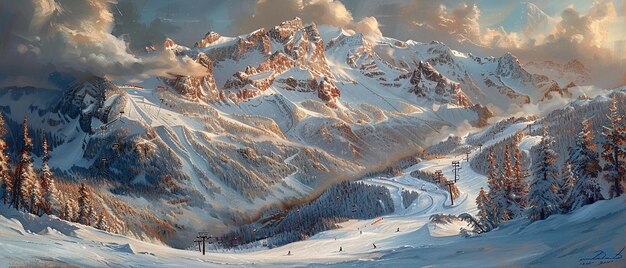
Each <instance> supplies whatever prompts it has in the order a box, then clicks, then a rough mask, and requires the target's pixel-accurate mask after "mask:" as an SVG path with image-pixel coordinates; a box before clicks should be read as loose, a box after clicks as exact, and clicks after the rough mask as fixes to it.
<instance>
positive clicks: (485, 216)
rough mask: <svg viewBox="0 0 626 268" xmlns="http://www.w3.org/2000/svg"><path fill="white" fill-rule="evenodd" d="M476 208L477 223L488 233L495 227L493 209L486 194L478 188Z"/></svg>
mask: <svg viewBox="0 0 626 268" xmlns="http://www.w3.org/2000/svg"><path fill="white" fill-rule="evenodd" d="M476 207H477V208H478V219H479V220H478V223H479V224H480V225H481V227H482V228H483V229H484V230H483V231H485V232H488V231H490V230H492V229H493V228H494V227H495V226H494V225H495V224H494V216H495V215H493V211H494V209H493V208H492V203H491V198H490V197H489V194H488V193H486V192H485V190H484V189H483V188H482V187H480V192H479V193H478V197H476Z"/></svg>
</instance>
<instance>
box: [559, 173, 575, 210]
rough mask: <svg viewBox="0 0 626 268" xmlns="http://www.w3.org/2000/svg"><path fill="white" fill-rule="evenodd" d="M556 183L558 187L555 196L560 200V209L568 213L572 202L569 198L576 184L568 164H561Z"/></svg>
mask: <svg viewBox="0 0 626 268" xmlns="http://www.w3.org/2000/svg"><path fill="white" fill-rule="evenodd" d="M558 182H559V187H558V192H557V194H558V196H559V198H560V199H561V209H562V210H563V211H569V209H570V207H571V205H572V204H571V202H572V200H570V196H571V193H572V190H573V189H574V185H575V184H576V177H574V173H573V172H572V165H571V164H570V163H567V162H565V164H563V168H562V169H561V173H560V176H559V181H558Z"/></svg>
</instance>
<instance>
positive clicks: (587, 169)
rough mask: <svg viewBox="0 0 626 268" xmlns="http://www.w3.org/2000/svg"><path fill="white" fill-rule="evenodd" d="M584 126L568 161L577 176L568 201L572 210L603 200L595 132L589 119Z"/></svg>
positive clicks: (584, 122)
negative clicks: (599, 181) (599, 183)
mask: <svg viewBox="0 0 626 268" xmlns="http://www.w3.org/2000/svg"><path fill="white" fill-rule="evenodd" d="M582 125H583V128H582V130H581V131H580V133H578V136H577V137H576V144H575V145H574V147H573V148H572V149H571V151H570V155H569V159H568V162H569V163H570V164H571V165H572V173H574V177H575V178H576V183H575V184H574V189H572V191H571V192H570V195H569V198H568V203H569V208H570V210H574V209H577V208H580V207H582V206H584V205H588V204H592V203H595V202H596V201H598V200H603V199H604V197H603V196H602V192H601V189H600V186H599V185H598V182H597V181H596V178H597V177H598V173H599V172H600V164H599V163H598V161H599V160H598V153H597V152H596V151H595V149H596V145H595V144H594V143H593V132H591V130H590V126H591V124H590V122H589V120H584V121H583V123H582Z"/></svg>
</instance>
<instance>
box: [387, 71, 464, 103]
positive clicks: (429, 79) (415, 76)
mask: <svg viewBox="0 0 626 268" xmlns="http://www.w3.org/2000/svg"><path fill="white" fill-rule="evenodd" d="M407 78H408V79H409V83H410V85H411V86H412V87H411V88H409V92H411V93H413V94H415V95H416V96H418V97H420V98H425V99H428V100H432V101H437V102H441V103H452V104H457V105H461V106H471V105H473V104H472V102H471V101H470V100H469V98H468V97H467V96H465V94H464V93H463V92H462V91H461V84H459V83H457V82H454V81H452V80H450V79H448V78H447V77H445V76H443V75H442V74H441V73H439V72H438V71H437V70H435V68H433V67H432V65H430V63H428V62H423V61H420V62H418V64H417V69H415V70H414V71H413V72H412V73H410V75H409V74H405V75H402V76H400V77H399V79H407Z"/></svg>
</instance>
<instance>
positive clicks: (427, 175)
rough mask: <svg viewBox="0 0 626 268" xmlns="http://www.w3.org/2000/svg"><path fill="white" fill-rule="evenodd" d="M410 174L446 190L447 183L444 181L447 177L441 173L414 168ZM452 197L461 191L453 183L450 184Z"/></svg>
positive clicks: (457, 195)
mask: <svg viewBox="0 0 626 268" xmlns="http://www.w3.org/2000/svg"><path fill="white" fill-rule="evenodd" d="M411 176H413V177H415V178H417V179H420V180H424V181H427V182H430V183H434V184H436V185H437V186H439V187H440V188H441V189H443V190H444V191H447V190H448V185H447V184H446V182H447V181H448V179H446V177H445V176H443V175H437V174H436V173H433V172H428V171H423V170H415V171H413V172H411ZM451 187H452V198H453V199H456V198H458V197H459V196H461V191H460V190H459V188H458V187H456V185H455V184H452V186H451Z"/></svg>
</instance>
